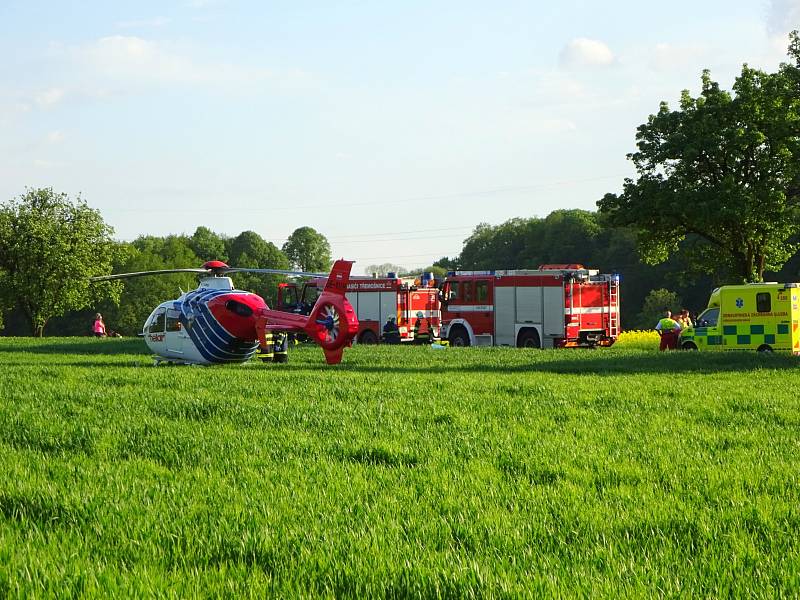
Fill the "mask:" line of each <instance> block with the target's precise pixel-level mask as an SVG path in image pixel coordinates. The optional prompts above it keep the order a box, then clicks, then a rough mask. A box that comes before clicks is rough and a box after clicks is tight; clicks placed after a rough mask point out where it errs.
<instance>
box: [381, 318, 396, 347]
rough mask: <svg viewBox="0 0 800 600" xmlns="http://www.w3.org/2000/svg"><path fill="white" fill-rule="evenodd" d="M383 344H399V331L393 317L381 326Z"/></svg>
mask: <svg viewBox="0 0 800 600" xmlns="http://www.w3.org/2000/svg"><path fill="white" fill-rule="evenodd" d="M383 343H384V344H399V343H400V330H399V329H398V328H397V323H396V322H395V320H394V317H390V318H389V319H387V320H386V325H384V326H383Z"/></svg>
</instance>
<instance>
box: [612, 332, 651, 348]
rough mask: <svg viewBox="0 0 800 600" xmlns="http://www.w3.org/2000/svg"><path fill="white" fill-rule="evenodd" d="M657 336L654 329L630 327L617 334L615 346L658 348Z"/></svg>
mask: <svg viewBox="0 0 800 600" xmlns="http://www.w3.org/2000/svg"><path fill="white" fill-rule="evenodd" d="M658 343H659V337H658V332H657V331H656V330H655V329H646V330H638V329H631V330H628V331H623V332H622V333H620V334H619V337H618V338H617V342H616V344H614V345H615V346H621V347H623V348H641V349H647V348H653V347H655V348H658Z"/></svg>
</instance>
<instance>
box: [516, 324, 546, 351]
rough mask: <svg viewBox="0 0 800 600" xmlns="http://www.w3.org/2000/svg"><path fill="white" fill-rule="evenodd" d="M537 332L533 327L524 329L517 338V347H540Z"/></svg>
mask: <svg viewBox="0 0 800 600" xmlns="http://www.w3.org/2000/svg"><path fill="white" fill-rule="evenodd" d="M541 347H542V343H541V341H540V340H539V332H538V331H536V330H535V329H525V330H524V331H522V332H521V333H520V334H519V338H517V348H541Z"/></svg>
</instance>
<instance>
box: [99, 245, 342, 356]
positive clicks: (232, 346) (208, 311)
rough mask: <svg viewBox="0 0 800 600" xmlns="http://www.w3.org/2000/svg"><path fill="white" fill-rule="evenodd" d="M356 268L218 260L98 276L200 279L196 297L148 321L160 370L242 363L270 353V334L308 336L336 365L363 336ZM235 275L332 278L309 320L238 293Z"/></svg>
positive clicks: (147, 335) (184, 297)
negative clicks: (353, 284)
mask: <svg viewBox="0 0 800 600" xmlns="http://www.w3.org/2000/svg"><path fill="white" fill-rule="evenodd" d="M352 266H353V263H352V261H347V260H337V261H336V262H335V263H334V264H333V267H332V268H331V272H330V274H326V273H322V274H320V273H304V272H302V271H283V270H278V269H249V268H237V267H229V266H228V265H226V264H225V263H224V262H222V261H218V260H212V261H208V262H206V263H204V264H203V266H202V267H201V268H190V269H163V270H159V271H140V272H138V273H119V274H115V275H104V276H100V277H92V278H91V281H109V280H113V279H127V278H131V277H143V276H148V275H164V274H168V273H198V274H199V275H200V282H199V285H198V287H197V289H196V290H192V291H189V292H184V293H182V294H181V296H180V297H179V298H178V299H176V300H168V301H166V302H162V303H161V304H159V305H158V306H157V307H156V308H155V309H154V310H153V312H152V313H150V316H149V317H148V318H147V320H146V321H145V323H144V325H143V327H142V336H143V337H144V339H145V342H146V343H147V346H148V348H150V350H151V351H152V352H153V354H154V358H155V360H156V364H159V363H161V362H166V363H169V364H194V365H211V364H225V363H242V362H246V361H248V360H250V359H251V358H253V357H254V356H255V355H256V353H257V352H258V351H259V349H261V351H262V352H267V351H268V350H267V334H268V333H272V332H285V333H303V334H305V335H306V336H308V338H309V339H310V340H312V341H314V342H315V343H317V344H318V345H319V346H320V347H321V348H322V351H323V352H324V354H325V361H326V362H327V363H328V364H329V365H334V364H338V363H339V362H341V360H342V353H343V351H344V348H345V346H351V345H352V343H353V338H354V337H355V335H356V334H357V333H358V319H357V318H356V314H355V311H354V310H353V307H352V306H351V304H350V302H348V300H347V298H346V297H345V292H346V291H347V282H348V281H349V279H350V270H351V268H352ZM230 273H264V274H269V275H292V276H311V277H320V276H321V277H327V278H328V279H327V283H326V285H325V289H324V290H323V292H322V294H321V295H320V297H319V299H318V300H317V302H316V304H315V306H314V309H313V310H312V312H311V314H309V315H308V316H305V315H298V314H292V313H286V312H282V311H278V310H272V309H270V308H269V306H267V303H266V302H264V299H263V298H262V297H261V296H259V295H258V294H254V293H252V292H245V291H242V290H237V289H235V288H234V287H233V281H232V280H231V278H230V277H228V276H227V275H228V274H230Z"/></svg>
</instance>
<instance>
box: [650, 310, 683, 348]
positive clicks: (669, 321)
mask: <svg viewBox="0 0 800 600" xmlns="http://www.w3.org/2000/svg"><path fill="white" fill-rule="evenodd" d="M656 331H657V332H658V334H659V335H660V336H661V343H660V344H659V346H658V349H659V350H661V351H664V350H675V349H676V348H677V347H678V336H679V335H680V333H681V325H680V323H678V322H677V321H675V320H674V319H673V318H672V312H670V311H666V312H664V318H663V319H661V320H659V321H658V323H656Z"/></svg>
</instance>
